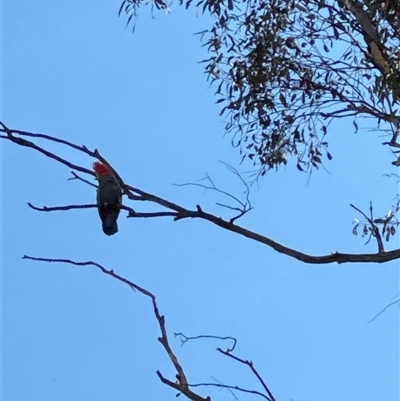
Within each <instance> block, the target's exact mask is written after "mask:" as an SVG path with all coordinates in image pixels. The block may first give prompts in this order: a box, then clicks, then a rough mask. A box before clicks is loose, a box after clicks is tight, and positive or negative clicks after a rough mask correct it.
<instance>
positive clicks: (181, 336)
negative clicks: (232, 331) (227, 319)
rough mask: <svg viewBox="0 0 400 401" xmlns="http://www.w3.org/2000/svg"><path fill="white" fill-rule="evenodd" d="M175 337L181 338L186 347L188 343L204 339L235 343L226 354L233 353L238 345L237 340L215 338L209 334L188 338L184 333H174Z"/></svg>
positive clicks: (227, 337) (228, 337) (232, 338)
mask: <svg viewBox="0 0 400 401" xmlns="http://www.w3.org/2000/svg"><path fill="white" fill-rule="evenodd" d="M174 336H175V337H178V336H179V339H180V340H181V345H184V344H185V343H186V342H188V341H191V340H199V339H203V338H212V339H216V340H232V341H233V344H232V347H230V348H227V349H226V352H232V351H233V350H234V349H235V347H236V343H237V340H236V338H235V337H230V336H225V337H221V336H214V335H208V334H201V335H198V336H193V337H188V336H186V335H185V334H183V333H174Z"/></svg>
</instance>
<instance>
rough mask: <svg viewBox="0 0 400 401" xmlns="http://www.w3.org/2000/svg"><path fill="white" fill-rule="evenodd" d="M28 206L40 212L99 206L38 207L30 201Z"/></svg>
mask: <svg viewBox="0 0 400 401" xmlns="http://www.w3.org/2000/svg"><path fill="white" fill-rule="evenodd" d="M28 206H29V207H30V208H31V209H33V210H37V211H39V212H55V211H65V210H72V209H91V208H94V207H97V205H67V206H53V207H48V206H43V207H37V206H34V205H32V203H30V202H28Z"/></svg>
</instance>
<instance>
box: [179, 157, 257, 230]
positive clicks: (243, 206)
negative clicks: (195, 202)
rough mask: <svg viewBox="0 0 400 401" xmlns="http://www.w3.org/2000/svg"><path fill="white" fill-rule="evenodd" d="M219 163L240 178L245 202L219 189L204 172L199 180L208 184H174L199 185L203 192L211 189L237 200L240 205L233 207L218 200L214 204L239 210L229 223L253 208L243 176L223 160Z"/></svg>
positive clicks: (180, 185)
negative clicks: (243, 188)
mask: <svg viewBox="0 0 400 401" xmlns="http://www.w3.org/2000/svg"><path fill="white" fill-rule="evenodd" d="M220 163H222V164H223V165H225V167H226V168H227V169H228V170H229V171H230V172H231V173H233V174H235V175H236V176H237V177H238V178H239V179H240V181H241V182H242V184H243V185H244V186H245V188H246V189H245V194H246V202H242V201H241V200H240V199H239V198H237V197H236V196H234V195H232V194H230V193H229V192H227V191H223V190H222V189H219V188H218V187H217V186H216V185H215V184H214V181H213V180H212V178H211V177H210V176H209V175H208V174H206V176H205V177H204V178H202V179H201V180H199V181H208V182H209V183H210V185H204V184H199V183H196V182H194V183H192V182H189V183H184V184H174V185H176V186H177V187H184V186H194V187H200V188H203V189H204V190H205V192H207V191H209V190H211V191H215V192H218V193H220V194H222V195H225V196H227V197H228V198H230V199H233V200H234V201H235V202H237V203H238V204H239V205H240V207H233V206H229V205H225V204H223V203H220V202H216V205H218V206H221V207H224V208H226V209H230V210H235V211H238V212H239V214H238V215H236V216H234V217H232V218H231V219H230V220H229V222H230V223H233V222H235V220H237V219H239V218H240V217H242V216H244V215H245V214H246V213H247V212H249V211H250V210H252V209H253V207H252V206H251V202H250V198H249V197H250V187H249V185H248V184H247V183H246V181H245V180H244V179H243V177H242V176H241V175H240V173H239V172H238V171H237V170H236V169H235V168H234V167H232V166H230V165H229V164H227V163H225V162H222V161H221V162H220Z"/></svg>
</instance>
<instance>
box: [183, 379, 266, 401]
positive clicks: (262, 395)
mask: <svg viewBox="0 0 400 401" xmlns="http://www.w3.org/2000/svg"><path fill="white" fill-rule="evenodd" d="M189 386H190V387H202V386H208V387H219V388H226V389H228V390H236V391H241V392H242V393H248V394H254V395H259V396H260V397H263V398H265V399H266V400H268V401H274V398H269V397H268V396H266V395H265V394H263V393H261V392H260V391H257V390H249V389H246V388H243V387H239V386H230V385H228V384H222V383H196V384H189Z"/></svg>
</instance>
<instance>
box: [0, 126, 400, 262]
mask: <svg viewBox="0 0 400 401" xmlns="http://www.w3.org/2000/svg"><path fill="white" fill-rule="evenodd" d="M3 127H5V126H4V124H3ZM0 132H4V133H5V134H3V135H0V138H2V139H6V140H9V141H11V142H12V143H15V144H17V145H20V146H25V147H29V148H31V149H34V150H36V151H38V152H40V153H42V154H44V155H45V156H47V157H49V158H51V159H53V160H56V161H58V162H59V163H62V164H64V165H66V166H68V167H69V168H72V169H74V170H76V171H80V172H82V173H86V174H89V175H91V176H93V175H94V173H93V171H91V170H88V169H86V168H85V167H81V166H78V165H75V164H73V163H70V162H69V161H67V160H66V159H64V158H62V157H60V156H58V155H56V154H54V153H52V152H50V151H48V150H46V149H44V148H42V147H40V146H38V145H36V144H34V143H33V142H30V141H27V140H25V139H23V138H19V137H16V136H15V134H19V135H25V136H29V135H30V134H31V133H26V132H25V131H15V130H10V129H8V128H0ZM32 135H40V134H32ZM32 135H31V136H32ZM40 138H42V139H47V135H46V136H41V137H40ZM55 139H57V138H55ZM58 141H60V143H63V142H62V140H58ZM65 142H66V141H65ZM72 145H73V144H70V143H69V142H68V143H66V146H70V147H74V146H72ZM74 148H76V149H77V150H79V151H80V152H83V153H86V154H87V155H89V156H91V157H95V158H97V160H100V161H101V162H103V163H105V164H107V165H108V166H109V167H110V168H111V170H112V171H113V173H114V175H115V177H116V179H117V180H118V182H119V183H120V185H121V188H123V192H124V195H126V196H127V197H128V198H129V199H130V200H135V201H139V200H140V201H147V202H152V203H155V204H158V205H160V206H162V207H164V208H166V209H169V211H168V212H150V213H138V212H136V211H134V210H133V209H131V208H128V207H127V206H125V207H124V208H125V209H126V210H128V211H129V214H128V217H130V218H135V217H137V218H140V217H144V218H146V217H163V216H169V217H174V220H175V221H178V220H182V219H185V218H200V219H203V220H207V221H209V222H210V223H212V224H215V225H216V226H218V227H220V228H223V229H225V230H228V231H231V232H233V233H236V234H239V235H241V236H244V237H246V238H249V239H252V240H254V241H257V242H260V243H262V244H264V245H267V246H269V247H271V248H272V249H274V250H275V251H277V252H279V253H283V254H285V255H287V256H289V257H292V258H294V259H297V260H300V261H301V262H304V263H310V264H326V263H385V262H389V261H392V260H395V259H399V258H400V249H395V250H393V251H387V252H378V253H374V254H346V253H339V252H334V253H331V254H329V255H323V256H312V255H308V254H305V253H303V252H299V251H297V250H295V249H292V248H289V247H287V246H284V245H282V244H280V243H278V242H276V241H274V240H272V239H270V238H268V237H266V236H264V235H261V234H258V233H256V232H254V231H250V230H248V229H246V228H244V227H240V226H237V225H235V224H234V223H233V222H232V221H228V220H224V219H223V218H221V217H217V216H215V215H212V214H210V213H207V212H205V211H203V210H202V208H201V207H200V206H199V205H197V206H196V210H190V209H186V208H185V207H182V206H180V205H178V204H176V203H173V202H170V201H168V200H166V199H163V198H161V197H159V196H156V195H154V194H151V193H148V192H145V191H143V190H141V189H139V188H136V187H133V186H131V185H128V184H126V183H125V182H124V181H123V180H122V178H121V177H120V176H119V174H118V173H117V172H116V171H115V169H114V168H113V167H112V166H111V164H110V163H108V162H107V160H106V159H104V158H103V157H102V156H101V155H100V153H99V152H98V151H97V150H95V151H90V150H88V149H87V148H86V147H85V146H78V145H75V147H74ZM83 206H84V207H87V205H86V206H85V205H83ZM84 207H83V208H84ZM59 208H65V206H60V207H59ZM75 208H82V207H75ZM48 209H49V208H48ZM60 210H64V209H60ZM47 211H49V210H47Z"/></svg>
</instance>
